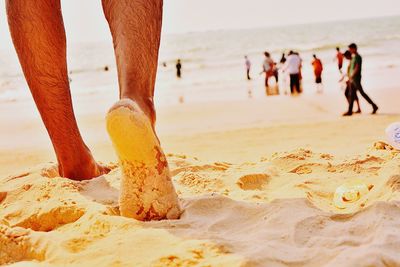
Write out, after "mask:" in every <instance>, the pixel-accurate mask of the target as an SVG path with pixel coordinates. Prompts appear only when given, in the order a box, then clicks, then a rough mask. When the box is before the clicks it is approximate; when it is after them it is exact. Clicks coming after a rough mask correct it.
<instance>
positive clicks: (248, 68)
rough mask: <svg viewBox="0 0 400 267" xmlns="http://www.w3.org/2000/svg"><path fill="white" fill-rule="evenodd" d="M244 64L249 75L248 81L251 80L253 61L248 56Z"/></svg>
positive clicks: (245, 57)
mask: <svg viewBox="0 0 400 267" xmlns="http://www.w3.org/2000/svg"><path fill="white" fill-rule="evenodd" d="M244 64H245V66H246V74H247V80H249V81H250V80H251V77H250V70H251V61H250V59H249V58H248V57H247V56H244Z"/></svg>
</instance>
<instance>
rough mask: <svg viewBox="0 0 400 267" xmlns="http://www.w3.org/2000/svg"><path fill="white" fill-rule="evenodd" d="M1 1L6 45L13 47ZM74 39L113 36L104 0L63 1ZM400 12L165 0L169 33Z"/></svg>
mask: <svg viewBox="0 0 400 267" xmlns="http://www.w3.org/2000/svg"><path fill="white" fill-rule="evenodd" d="M4 2H5V0H0V48H10V47H11V40H10V36H9V32H8V27H7V22H6V16H5V7H4V5H5V4H4ZM62 7H63V14H64V23H65V25H66V31H67V37H68V40H69V42H70V43H79V42H98V41H104V40H110V38H111V37H110V33H109V31H108V27H107V24H106V21H105V19H104V16H103V13H102V9H101V1H100V0H84V1H83V0H62ZM392 15H400V0H379V1H373V0H351V1H350V0H278V1H277V0H164V20H163V33H164V34H165V33H184V32H193V31H207V30H218V29H239V28H240V29H242V28H255V27H257V28H258V27H270V26H277V25H288V24H304V23H312V22H322V21H332V20H347V19H352V18H366V17H384V16H392Z"/></svg>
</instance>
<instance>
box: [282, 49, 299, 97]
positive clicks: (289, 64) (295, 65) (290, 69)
mask: <svg viewBox="0 0 400 267" xmlns="http://www.w3.org/2000/svg"><path fill="white" fill-rule="evenodd" d="M301 64H302V60H301V58H300V56H299V55H298V54H296V53H294V52H293V51H290V52H289V56H288V57H287V59H286V63H285V66H284V70H285V71H286V72H287V73H289V75H290V91H291V93H292V94H293V93H294V92H297V93H301V91H300V68H301Z"/></svg>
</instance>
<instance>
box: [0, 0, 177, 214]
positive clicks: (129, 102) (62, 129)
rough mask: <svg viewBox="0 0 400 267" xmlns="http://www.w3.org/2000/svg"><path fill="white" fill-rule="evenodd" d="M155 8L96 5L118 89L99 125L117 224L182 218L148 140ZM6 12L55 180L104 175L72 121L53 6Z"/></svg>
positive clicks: (156, 0)
mask: <svg viewBox="0 0 400 267" xmlns="http://www.w3.org/2000/svg"><path fill="white" fill-rule="evenodd" d="M162 6H163V1H162V0H152V1H147V0H135V1H131V0H103V1H102V7H103V11H104V15H105V17H106V19H107V22H108V25H109V29H110V31H111V36H112V39H113V43H114V53H115V58H116V63H117V71H118V81H119V83H118V84H119V101H117V102H116V103H115V104H114V105H113V106H112V107H111V108H110V110H109V111H108V113H107V117H106V124H107V130H108V133H109V135H110V137H111V141H112V143H113V145H114V149H115V152H116V154H117V156H118V158H119V163H120V168H121V173H122V177H121V189H120V197H119V210H120V213H121V215H122V216H125V217H131V218H135V219H138V220H161V219H177V218H179V217H180V213H181V212H180V207H179V201H178V197H177V194H176V192H175V189H174V186H173V184H172V182H171V174H170V171H169V168H168V163H167V160H166V157H165V155H164V153H163V151H162V148H161V145H160V142H159V139H158V137H157V135H156V132H155V121H156V112H155V108H154V100H153V98H154V85H155V78H156V74H157V65H158V64H157V61H158V53H159V46H160V34H161V24H162ZM76 8H79V5H78V6H77V7H76ZM6 12H7V18H8V25H9V29H10V33H11V37H12V40H13V43H14V47H15V49H16V52H17V55H18V58H19V61H20V64H21V67H22V70H23V72H24V75H25V79H26V81H27V84H28V86H29V89H30V91H31V93H32V96H33V98H34V100H35V104H36V107H37V108H38V110H39V112H40V115H41V118H42V120H43V123H44V125H45V127H46V129H47V132H48V134H49V137H50V139H51V142H52V144H53V147H54V150H55V154H56V157H57V162H58V171H59V175H60V176H61V177H64V178H69V179H73V180H89V179H92V178H94V177H99V176H101V175H103V174H106V173H108V172H109V171H110V168H108V167H106V166H103V165H102V164H99V163H97V162H96V161H95V159H94V157H93V155H92V153H91V152H90V150H89V148H88V147H87V146H86V144H85V142H84V141H83V138H82V136H81V134H80V131H79V128H78V125H77V121H76V118H75V114H74V110H73V105H72V99H71V91H70V84H69V81H68V68H67V57H66V56H67V53H66V52H67V39H66V35H65V29H64V23H63V19H62V11H61V2H60V0H54V1H48V0H36V1H24V0H6Z"/></svg>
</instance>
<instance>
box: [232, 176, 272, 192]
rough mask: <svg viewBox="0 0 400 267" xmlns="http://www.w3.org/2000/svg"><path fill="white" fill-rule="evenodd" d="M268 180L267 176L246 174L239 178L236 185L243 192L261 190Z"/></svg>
mask: <svg viewBox="0 0 400 267" xmlns="http://www.w3.org/2000/svg"><path fill="white" fill-rule="evenodd" d="M269 180H270V176H268V175H267V174H247V175H244V176H242V177H240V178H239V179H238V180H237V182H236V184H237V185H238V186H239V187H240V188H241V189H243V190H263V189H264V187H265V186H266V185H267V184H268V182H269Z"/></svg>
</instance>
